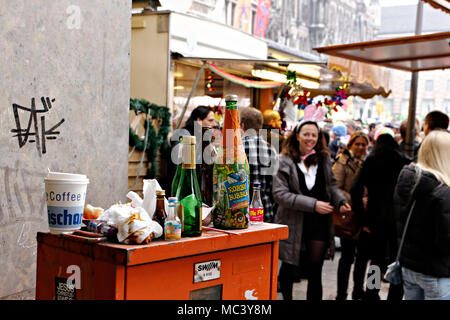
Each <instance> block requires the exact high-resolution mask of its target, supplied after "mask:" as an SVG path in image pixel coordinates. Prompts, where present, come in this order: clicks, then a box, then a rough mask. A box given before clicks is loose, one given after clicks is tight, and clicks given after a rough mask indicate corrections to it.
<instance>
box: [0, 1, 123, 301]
mask: <svg viewBox="0 0 450 320" xmlns="http://www.w3.org/2000/svg"><path fill="white" fill-rule="evenodd" d="M130 10H131V0H109V1H104V0H76V1H74V0H33V1H27V0H15V1H10V0H0V52H1V54H0V79H1V89H0V129H1V130H0V298H3V299H8V298H33V297H34V287H35V278H36V275H35V273H36V249H37V245H36V232H37V231H47V230H48V229H47V213H46V203H45V198H44V176H45V175H46V172H47V168H50V169H51V170H53V171H64V172H72V173H82V174H86V175H87V176H88V178H89V179H90V184H89V186H88V189H87V202H88V203H92V204H93V205H96V206H102V207H104V208H108V207H109V206H110V205H112V204H113V203H115V202H118V201H126V198H125V195H126V192H127V165H128V163H127V152H128V124H129V120H128V117H129V113H128V110H129V98H130V76H129V72H130V38H131V11H130ZM41 97H44V101H45V104H46V105H47V107H49V106H50V104H51V108H49V109H48V110H47V111H41V112H39V110H44V104H43V103H42V101H41ZM47 97H48V100H47V99H46V98H47ZM33 99H34V102H35V108H36V110H38V112H37V113H35V115H36V118H33V117H31V119H32V121H31V122H30V124H31V126H30V128H29V130H27V127H28V124H29V120H30V115H31V114H32V112H30V111H29V110H30V108H31V107H32V101H33ZM48 102H50V104H49V103H48ZM14 106H16V107H17V110H18V112H17V115H15V113H14ZM19 106H22V107H25V108H28V110H22V109H21V108H20V107H19ZM16 118H17V119H16ZM62 119H64V121H63V122H61V121H62ZM16 120H18V121H20V126H21V129H22V131H21V132H22V133H23V134H24V135H23V136H22V138H23V140H22V141H19V139H18V137H13V136H14V135H15V134H16V133H14V132H12V130H15V129H17V124H16ZM59 123H60V125H59V126H57V127H56V128H54V129H53V134H51V133H52V130H51V129H52V127H53V126H56V125H57V124H59ZM43 125H45V131H47V134H42V132H43ZM36 131H37V132H38V135H34V133H35V132H36ZM27 134H28V135H27ZM51 137H54V138H55V139H52V138H51ZM33 140H34V142H33ZM20 142H21V143H20ZM44 142H45V143H44Z"/></svg>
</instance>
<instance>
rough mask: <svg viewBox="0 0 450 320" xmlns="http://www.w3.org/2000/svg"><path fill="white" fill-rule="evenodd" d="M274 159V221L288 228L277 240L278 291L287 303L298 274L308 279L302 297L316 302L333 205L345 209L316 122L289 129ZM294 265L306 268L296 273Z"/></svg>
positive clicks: (330, 248)
mask: <svg viewBox="0 0 450 320" xmlns="http://www.w3.org/2000/svg"><path fill="white" fill-rule="evenodd" d="M279 160H280V162H279V170H278V172H277V174H276V175H275V176H274V178H273V186H272V191H273V197H274V200H275V201H276V202H277V203H278V205H279V207H278V211H277V214H276V216H275V222H276V223H280V224H285V225H287V226H288V227H289V238H288V239H287V240H283V241H280V250H279V258H280V260H282V262H283V263H282V265H281V269H280V275H279V281H280V287H281V292H282V294H283V298H284V299H285V300H292V289H293V283H294V282H298V281H299V280H300V279H299V278H300V271H303V272H306V276H307V278H308V288H307V299H308V300H311V299H315V300H320V299H322V266H323V261H324V259H325V257H326V255H327V253H328V252H329V251H330V254H331V255H333V254H334V240H333V237H334V231H333V223H332V217H331V212H332V210H333V207H334V208H339V209H340V211H341V212H343V213H344V212H348V211H350V210H351V207H350V206H349V205H348V204H347V200H346V199H345V197H344V196H343V195H342V194H341V193H340V192H339V189H338V187H337V185H336V180H335V179H334V176H333V172H332V171H331V162H330V157H329V152H328V147H327V145H326V142H325V139H324V136H323V134H322V132H321V131H320V130H319V127H318V125H317V123H316V122H313V121H305V122H302V123H301V124H299V125H297V126H296V127H295V129H294V130H293V131H292V132H291V134H290V135H289V136H288V138H287V139H286V140H285V142H284V143H283V149H282V152H281V155H280V157H279ZM302 247H303V248H304V250H302ZM300 261H302V263H301V264H300ZM300 265H304V266H306V270H298V268H299V266H300Z"/></svg>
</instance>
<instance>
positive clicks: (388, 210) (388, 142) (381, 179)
mask: <svg viewBox="0 0 450 320" xmlns="http://www.w3.org/2000/svg"><path fill="white" fill-rule="evenodd" d="M409 163H410V160H409V159H408V158H407V157H406V156H405V155H403V153H402V152H401V151H400V148H399V145H398V143H397V142H396V141H395V139H394V137H393V135H391V134H388V133H385V134H381V135H380V136H378V137H377V139H376V141H375V146H374V149H373V151H372V153H371V154H370V155H369V156H368V157H367V158H366V160H365V161H364V163H363V166H362V168H361V170H360V171H359V174H358V176H357V178H356V180H355V183H354V185H353V187H352V189H351V191H350V194H351V197H352V207H353V210H354V211H355V212H356V213H357V215H358V216H359V217H361V223H362V227H363V228H365V230H367V231H368V232H369V234H370V243H371V245H370V254H369V256H370V260H371V265H372V266H377V267H379V270H380V271H381V272H382V273H383V274H384V272H385V271H386V267H387V263H388V262H387V261H386V259H387V258H388V259H389V261H393V260H394V259H395V254H396V252H397V239H396V230H395V219H394V212H393V210H394V208H393V195H394V190H395V186H396V184H397V178H398V175H399V174H400V171H401V170H402V168H403V167H404V166H405V165H407V164H409ZM364 188H366V189H367V197H368V199H367V210H364V205H363V196H364ZM357 255H358V253H357ZM379 290H380V288H369V287H368V286H367V288H366V293H365V296H364V299H366V300H379V299H380V297H379ZM402 296H403V290H402V286H401V285H398V286H394V285H391V286H390V288H389V295H388V300H401V299H402Z"/></svg>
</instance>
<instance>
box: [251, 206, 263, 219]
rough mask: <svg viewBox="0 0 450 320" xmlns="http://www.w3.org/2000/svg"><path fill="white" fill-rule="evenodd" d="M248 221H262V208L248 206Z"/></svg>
mask: <svg viewBox="0 0 450 320" xmlns="http://www.w3.org/2000/svg"><path fill="white" fill-rule="evenodd" d="M250 222H264V208H250Z"/></svg>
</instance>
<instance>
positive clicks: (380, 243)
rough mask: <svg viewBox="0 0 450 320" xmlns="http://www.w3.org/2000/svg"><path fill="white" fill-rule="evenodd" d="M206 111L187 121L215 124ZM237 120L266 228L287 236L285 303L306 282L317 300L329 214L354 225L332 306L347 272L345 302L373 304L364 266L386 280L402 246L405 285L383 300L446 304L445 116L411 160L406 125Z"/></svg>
mask: <svg viewBox="0 0 450 320" xmlns="http://www.w3.org/2000/svg"><path fill="white" fill-rule="evenodd" d="M203 111H204V112H203V113H202V114H201V115H200V113H199V116H198V117H196V116H195V115H194V116H191V117H190V119H191V118H192V119H191V122H192V120H193V121H197V122H198V123H199V124H200V125H205V124H203V122H205V121H208V119H210V120H212V117H211V109H208V110H203ZM239 112H240V123H241V129H242V133H243V134H242V136H243V139H242V141H243V144H244V149H245V151H246V154H247V158H248V161H249V166H250V181H259V182H260V183H261V198H262V200H263V205H264V212H265V215H264V221H265V222H274V223H279V224H284V225H287V226H288V228H289V237H288V239H286V240H282V241H280V247H279V260H281V262H282V263H281V267H280V271H279V275H278V280H279V281H278V284H279V291H281V293H282V296H283V299H285V300H291V299H292V298H293V297H292V291H293V284H294V283H295V282H299V281H302V279H304V280H306V281H307V299H308V300H320V299H322V267H323V263H324V261H325V260H326V259H332V258H333V257H334V253H335V250H336V245H335V239H336V236H337V235H336V233H335V223H336V222H335V221H334V217H333V215H335V217H340V216H342V217H345V216H346V217H350V219H351V220H352V221H351V222H352V224H353V225H354V226H355V227H354V232H353V233H352V234H351V235H347V234H346V235H341V236H340V239H339V240H340V241H339V242H340V250H341V252H342V253H341V257H340V260H339V263H338V270H337V275H336V277H337V292H336V300H346V299H348V284H349V278H350V272H351V268H352V265H353V264H354V268H353V275H352V276H353V283H354V286H353V291H352V293H351V298H352V299H353V300H379V299H380V297H379V289H380V288H379V287H378V288H377V287H376V286H375V287H374V286H368V285H367V284H366V286H365V285H364V283H365V282H367V281H366V277H367V270H368V266H369V265H370V266H373V267H376V268H378V270H380V276H381V277H383V275H384V273H385V272H386V269H387V266H388V265H389V264H390V263H392V262H393V261H394V260H395V259H396V255H397V251H398V249H399V243H401V242H402V243H403V247H402V251H401V252H402V254H401V255H400V264H401V266H402V274H403V283H401V284H399V285H393V284H391V285H390V288H389V294H388V297H387V299H388V300H401V299H403V298H405V299H450V133H449V131H448V126H449V117H448V115H446V114H444V113H442V112H440V111H432V112H430V113H429V114H428V115H427V116H426V117H425V119H424V121H423V124H421V123H420V121H419V120H417V121H416V125H415V133H416V134H415V138H414V142H413V154H412V155H411V156H409V155H407V154H405V137H406V122H405V121H404V122H402V123H400V124H396V123H371V124H367V125H362V123H361V121H352V120H348V121H345V122H338V123H333V122H332V121H330V120H327V121H324V122H319V123H317V122H314V121H302V122H299V123H298V124H297V125H296V126H295V127H294V128H293V130H291V131H290V132H283V130H282V121H281V117H280V115H279V114H278V113H277V112H276V111H274V110H269V111H266V112H264V113H261V112H260V111H259V110H258V109H256V108H241V109H240V111H239ZM208 125H209V124H208ZM188 127H189V126H188ZM187 129H188V131H190V130H189V129H190V128H187ZM261 132H263V133H264V134H261ZM191 134H192V133H191ZM417 169H420V172H421V175H420V179H419V180H417V179H416V178H417V177H416V175H415V173H416V172H417ZM414 179H416V180H414ZM413 186H414V188H412V187H413ZM249 194H250V197H251V196H252V194H253V193H252V192H251V190H250V193H249ZM250 200H251V199H250ZM412 201H414V207H412V206H411V203H412ZM410 208H412V209H413V210H412V209H411V210H409V209H410ZM410 211H411V212H412V213H411V215H409V214H408V213H409V212H410ZM347 219H349V218H347ZM404 230H406V232H405V237H404V241H401V240H402V236H403V232H404Z"/></svg>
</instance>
